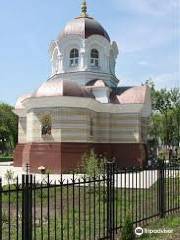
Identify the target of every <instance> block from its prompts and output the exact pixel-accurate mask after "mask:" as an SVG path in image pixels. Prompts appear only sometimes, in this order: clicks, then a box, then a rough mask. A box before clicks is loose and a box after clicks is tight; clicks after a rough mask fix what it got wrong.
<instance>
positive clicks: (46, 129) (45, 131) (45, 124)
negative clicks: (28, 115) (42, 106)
mask: <svg viewBox="0 0 180 240" xmlns="http://www.w3.org/2000/svg"><path fill="white" fill-rule="evenodd" d="M51 128H52V122H51V116H50V115H48V114H47V115H44V116H43V117H42V119H41V135H42V136H50V135H51Z"/></svg>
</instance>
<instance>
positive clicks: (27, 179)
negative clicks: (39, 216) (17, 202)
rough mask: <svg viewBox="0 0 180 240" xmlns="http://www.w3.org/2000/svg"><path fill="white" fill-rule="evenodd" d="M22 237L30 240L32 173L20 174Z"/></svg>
mask: <svg viewBox="0 0 180 240" xmlns="http://www.w3.org/2000/svg"><path fill="white" fill-rule="evenodd" d="M22 239H26V240H32V175H23V176H22Z"/></svg>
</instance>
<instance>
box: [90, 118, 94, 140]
mask: <svg viewBox="0 0 180 240" xmlns="http://www.w3.org/2000/svg"><path fill="white" fill-rule="evenodd" d="M93 128H94V122H93V118H91V119H90V136H91V137H93V135H94V131H93Z"/></svg>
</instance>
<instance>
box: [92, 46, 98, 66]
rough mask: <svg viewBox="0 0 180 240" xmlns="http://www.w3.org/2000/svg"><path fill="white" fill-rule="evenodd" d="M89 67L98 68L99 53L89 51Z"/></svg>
mask: <svg viewBox="0 0 180 240" xmlns="http://www.w3.org/2000/svg"><path fill="white" fill-rule="evenodd" d="M91 66H93V67H98V66H99V52H98V50H96V49H92V50H91Z"/></svg>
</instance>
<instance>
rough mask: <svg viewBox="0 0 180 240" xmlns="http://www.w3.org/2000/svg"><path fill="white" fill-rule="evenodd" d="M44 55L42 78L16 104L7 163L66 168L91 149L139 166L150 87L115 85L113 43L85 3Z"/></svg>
mask: <svg viewBox="0 0 180 240" xmlns="http://www.w3.org/2000/svg"><path fill="white" fill-rule="evenodd" d="M49 54H50V59H51V65H52V73H51V76H50V77H49V79H48V80H47V81H45V82H44V83H43V84H42V85H41V86H40V87H39V88H38V89H37V90H35V91H34V92H32V93H29V94H26V95H23V96H21V97H20V98H19V99H18V100H17V102H16V106H15V110H14V111H15V113H16V114H17V115H18V117H19V124H18V134H19V136H18V144H17V146H16V149H15V153H14V166H15V167H22V166H25V165H26V164H29V166H30V169H31V171H32V172H38V169H39V168H40V167H41V166H43V167H45V168H46V169H48V170H49V171H50V172H53V173H59V172H68V171H69V170H73V169H77V168H79V167H80V166H81V165H82V164H83V163H82V156H83V155H84V153H87V152H88V151H90V150H91V149H94V151H95V152H96V153H97V154H101V155H104V156H106V157H107V159H115V160H116V161H117V162H118V163H119V164H120V165H121V166H122V167H129V166H142V165H143V164H144V163H145V162H146V160H147V145H146V144H147V126H148V118H149V116H150V115H151V97H150V89H149V87H148V86H136V87H126V86H121V83H120V82H119V80H118V79H117V77H116V73H115V65H116V60H117V57H118V54H119V50H118V46H117V43H116V42H115V41H112V40H111V38H110V36H109V35H108V33H107V31H106V30H105V29H104V28H103V26H102V25H101V24H100V23H99V22H97V21H96V20H95V19H94V18H92V17H90V16H89V15H88V14H87V5H86V1H83V3H82V7H81V14H80V16H79V17H76V18H75V19H73V20H72V21H71V22H69V23H68V24H67V25H66V26H65V28H64V30H63V31H62V32H61V33H60V34H59V35H58V37H57V39H56V40H55V41H53V42H52V43H51V44H50V47H49ZM129 71H131V70H129Z"/></svg>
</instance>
